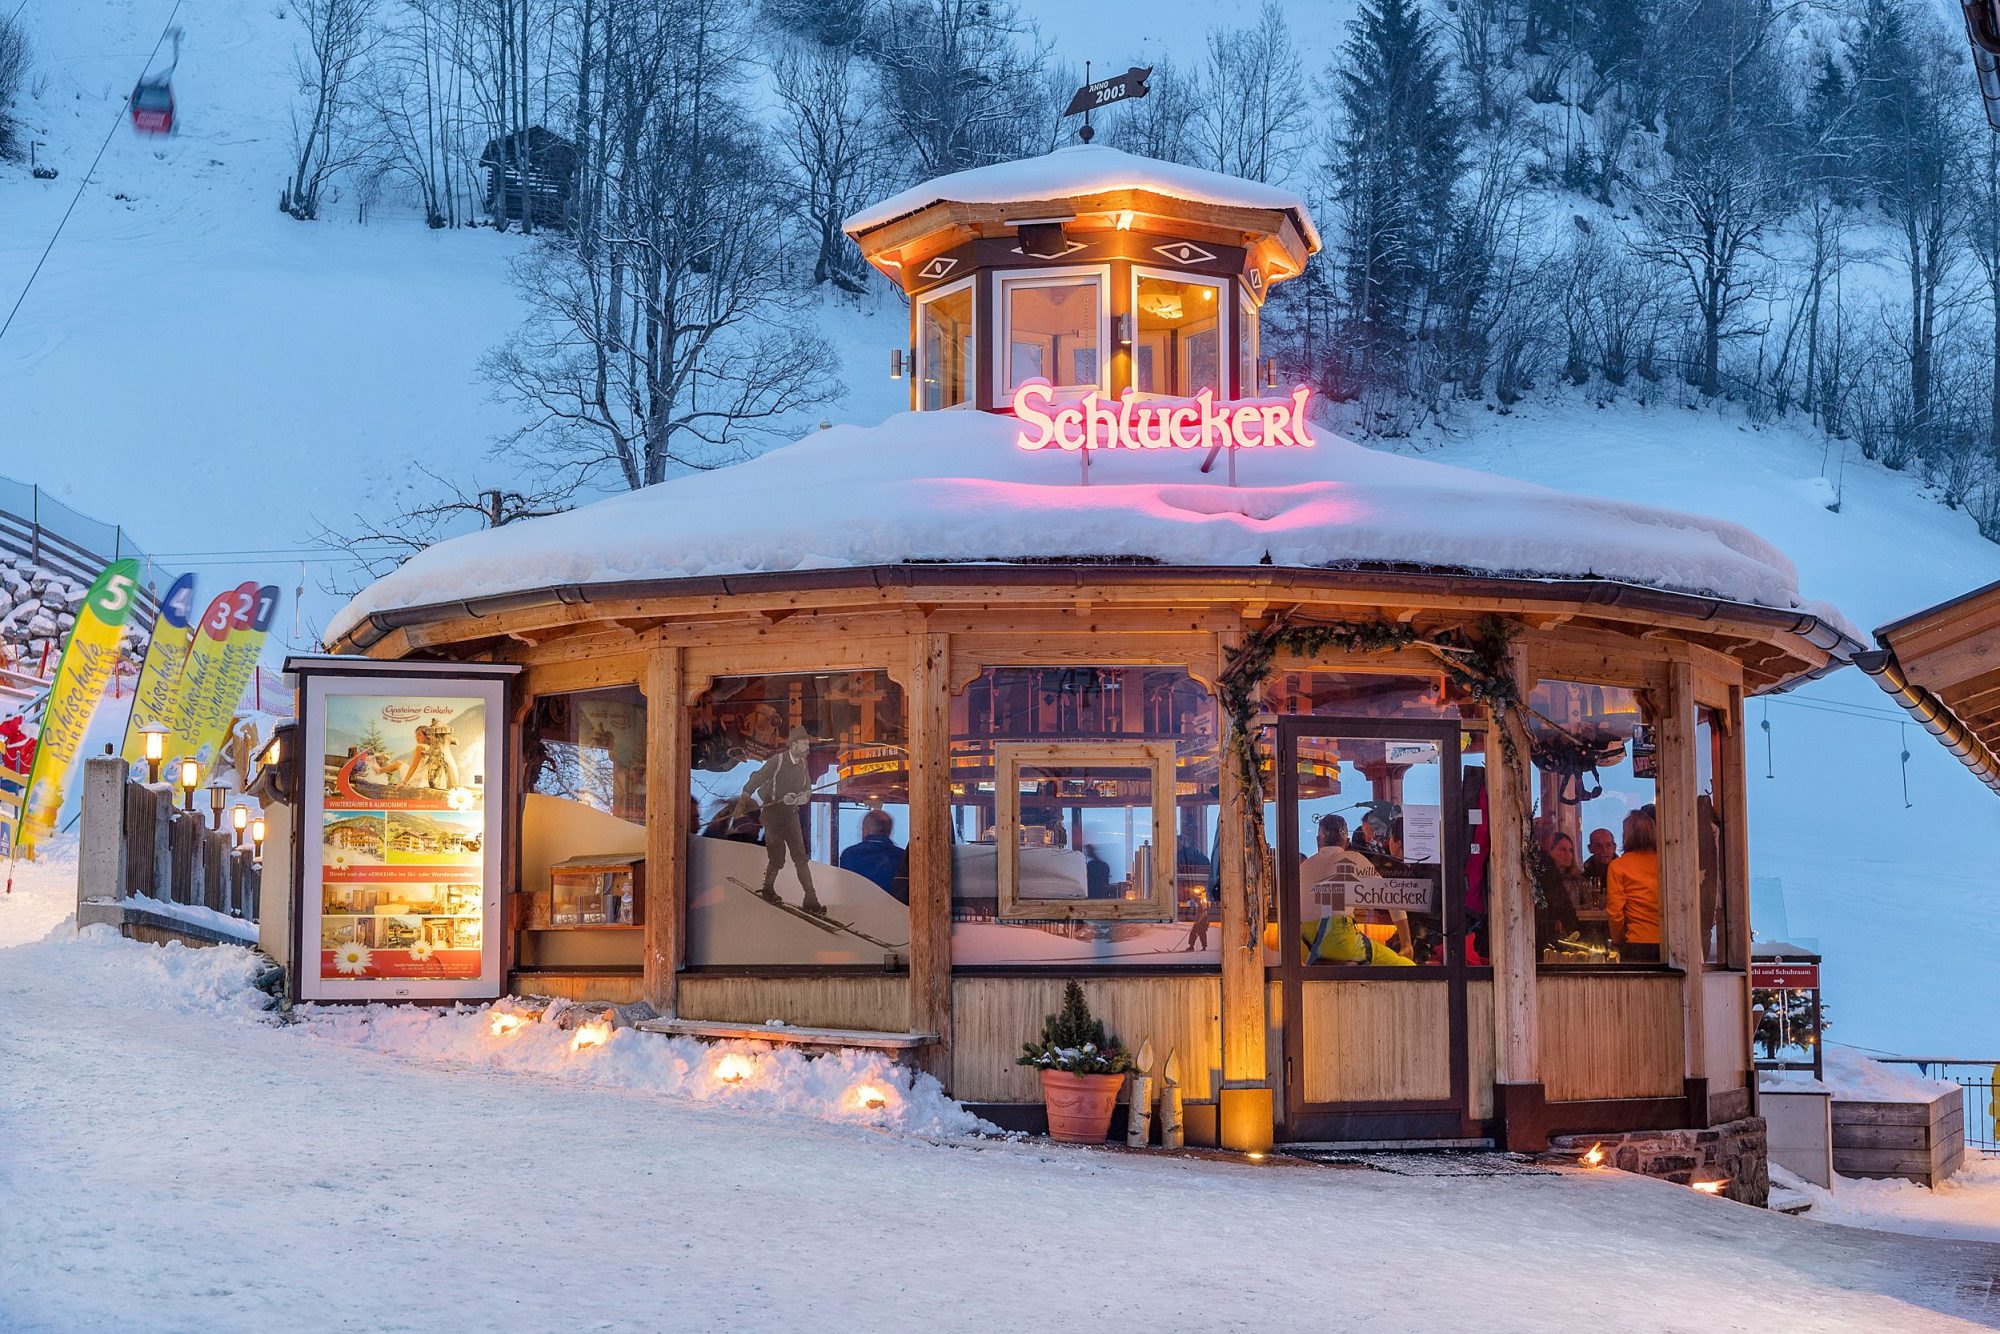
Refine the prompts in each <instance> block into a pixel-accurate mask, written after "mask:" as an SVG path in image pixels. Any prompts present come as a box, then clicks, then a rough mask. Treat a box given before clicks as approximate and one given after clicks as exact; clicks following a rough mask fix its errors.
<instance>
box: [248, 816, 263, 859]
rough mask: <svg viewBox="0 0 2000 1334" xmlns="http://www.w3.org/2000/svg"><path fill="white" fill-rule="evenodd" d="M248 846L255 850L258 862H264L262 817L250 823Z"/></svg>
mask: <svg viewBox="0 0 2000 1334" xmlns="http://www.w3.org/2000/svg"><path fill="white" fill-rule="evenodd" d="M250 846H251V847H252V848H253V849H254V850H255V852H256V855H257V860H258V861H260V862H261V861H263V860H264V817H263V816H261V815H260V816H258V817H257V818H256V819H254V820H252V821H251V822H250Z"/></svg>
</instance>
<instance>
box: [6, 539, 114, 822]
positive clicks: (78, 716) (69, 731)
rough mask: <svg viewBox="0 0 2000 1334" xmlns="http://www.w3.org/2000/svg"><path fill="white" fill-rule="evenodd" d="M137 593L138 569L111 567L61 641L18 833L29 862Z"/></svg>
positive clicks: (54, 809) (57, 808)
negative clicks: (61, 644) (59, 656)
mask: <svg viewBox="0 0 2000 1334" xmlns="http://www.w3.org/2000/svg"><path fill="white" fill-rule="evenodd" d="M138 591H139V563H138V562H137V561H131V560H121V561H114V562H113V563H112V564H110V565H107V566H105V567H104V573H102V574H100V575H98V576H97V581H96V582H95V583H93V584H91V586H90V591H89V592H88V593H86V594H84V597H83V605H82V606H81V607H79V608H78V609H77V613H76V624H75V625H73V626H71V627H70V631H69V636H68V638H67V639H65V640H64V641H63V651H62V660H61V662H60V663H58V664H57V666H56V677H55V684H54V685H52V686H50V687H49V700H48V707H47V708H46V709H45V710H44V711H43V713H42V727H41V732H40V734H39V736H38V737H37V739H36V743H35V759H34V763H33V765H32V766H31V767H30V768H29V770H28V781H27V785H26V798H25V801H24V803H23V810H22V814H21V820H20V827H19V829H18V830H17V831H16V839H17V843H16V846H15V848H14V849H13V851H14V852H16V853H24V854H26V855H28V856H30V857H32V856H33V855H34V846H35V843H36V842H37V841H38V840H39V839H41V838H43V837H46V836H47V835H48V834H49V833H51V832H53V831H54V829H55V827H56V818H57V816H58V814H59V813H60V812H61V810H62V803H63V785H64V783H65V782H66V781H67V779H68V777H69V771H70V768H71V766H73V765H74V764H75V763H76V757H77V756H78V755H79V754H80V753H81V752H82V750H83V738H84V734H85V733H87V732H88V731H89V730H90V719H91V716H92V715H93V714H95V713H96V712H97V704H98V701H99V700H101V699H103V698H104V688H105V686H106V685H107V684H109V683H110V680H111V670H112V668H113V667H115V666H117V664H118V645H119V641H120V640H121V639H122V638H123V636H124V633H125V622H126V619H127V618H129V617H130V616H131V614H132V601H133V598H134V597H135V596H136V595H137V593H138Z"/></svg>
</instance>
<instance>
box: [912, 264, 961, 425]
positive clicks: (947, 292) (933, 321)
mask: <svg viewBox="0 0 2000 1334" xmlns="http://www.w3.org/2000/svg"><path fill="white" fill-rule="evenodd" d="M973 328H974V325H973V320H972V279H970V278H966V279H964V280H963V281H961V282H956V283H953V284H952V285H951V286H949V287H945V288H941V289H939V290H938V291H937V292H936V293H934V294H932V295H929V296H925V297H921V298H919V299H918V301H917V406H918V407H919V408H920V409H922V410H923V411H925V412H935V411H936V410H937V409H939V408H955V407H959V406H962V405H964V404H966V403H968V402H970V401H971V398H972V390H971V384H972V367H973V342H972V340H973Z"/></svg>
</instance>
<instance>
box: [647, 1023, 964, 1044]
mask: <svg viewBox="0 0 2000 1334" xmlns="http://www.w3.org/2000/svg"><path fill="white" fill-rule="evenodd" d="M638 1027H639V1028H640V1030H641V1031H643V1032H647V1033H667V1034H670V1035H672V1036H674V1037H684V1038H727V1039H736V1040H738V1041H745V1042H774V1043H783V1044H786V1045H789V1046H794V1047H855V1048H860V1049H862V1050H869V1051H887V1052H903V1051H909V1050H911V1049H913V1048H916V1047H922V1046H925V1045H927V1044H929V1043H932V1042H936V1041H937V1034H935V1033H876V1032H870V1031H868V1030H865V1029H858V1028H807V1027H805V1026H803V1025H800V1024H740V1023H731V1022H729V1021H727V1020H721V1019H647V1020H644V1021H642V1022H641V1023H640V1024H639V1025H638Z"/></svg>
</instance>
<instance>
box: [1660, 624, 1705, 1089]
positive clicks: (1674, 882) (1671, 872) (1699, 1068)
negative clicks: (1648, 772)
mask: <svg viewBox="0 0 2000 1334" xmlns="http://www.w3.org/2000/svg"><path fill="white" fill-rule="evenodd" d="M1657 736H1658V740H1659V748H1660V749H1659V756H1660V761H1659V762H1660V771H1659V772H1660V779H1659V803H1658V809H1659V813H1660V818H1659V835H1660V936H1661V945H1662V947H1663V948H1662V950H1661V955H1662V957H1663V958H1664V959H1665V960H1666V961H1667V963H1669V964H1671V965H1672V966H1674V967H1675V968H1678V969H1680V970H1681V1063H1682V1064H1681V1069H1682V1074H1683V1087H1684V1091H1685V1093H1686V1096H1687V1103H1688V1123H1689V1124H1690V1125H1695V1126H1706V1125H1707V1124H1708V1030H1707V1027H1706V1026H1705V1011H1706V1008H1707V1007H1706V1006H1705V1005H1704V1004H1703V998H1704V983H1703V979H1702V959H1703V955H1704V954H1705V953H1706V950H1705V944H1706V941H1705V933H1704V932H1703V931H1702V925H1701V862H1700V853H1699V844H1698V842H1697V837H1696V832H1695V785H1696V777H1695V772H1696V771H1695V762H1694V668H1693V666H1692V665H1691V664H1689V663H1686V662H1670V663H1668V664H1667V684H1666V688H1665V689H1664V690H1662V691H1661V692H1660V716H1659V719H1658V726H1657Z"/></svg>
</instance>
